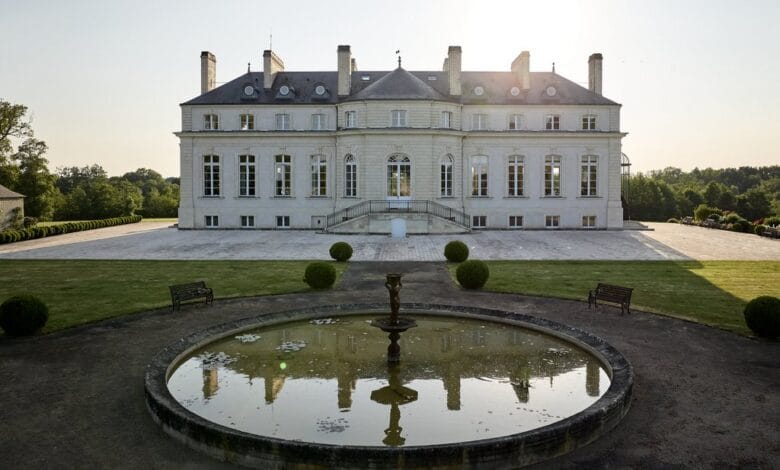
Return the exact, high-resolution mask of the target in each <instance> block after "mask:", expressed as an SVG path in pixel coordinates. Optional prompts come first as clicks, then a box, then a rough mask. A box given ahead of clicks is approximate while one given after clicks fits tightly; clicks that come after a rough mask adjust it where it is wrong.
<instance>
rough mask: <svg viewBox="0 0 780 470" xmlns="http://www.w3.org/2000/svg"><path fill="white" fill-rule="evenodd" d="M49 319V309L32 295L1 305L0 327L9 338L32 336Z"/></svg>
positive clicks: (9, 300) (20, 296)
mask: <svg viewBox="0 0 780 470" xmlns="http://www.w3.org/2000/svg"><path fill="white" fill-rule="evenodd" d="M48 319H49V308H48V307H46V304H44V303H43V302H41V301H40V300H39V299H38V298H37V297H34V296H32V295H17V296H14V297H11V298H10V299H8V300H6V301H5V302H3V304H2V305H0V327H2V328H3V330H4V331H5V332H6V334H8V335H9V336H25V335H31V334H33V333H35V332H36V331H38V330H40V329H41V328H43V325H45V324H46V320H48Z"/></svg>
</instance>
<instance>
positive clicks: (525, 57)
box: [512, 51, 531, 90]
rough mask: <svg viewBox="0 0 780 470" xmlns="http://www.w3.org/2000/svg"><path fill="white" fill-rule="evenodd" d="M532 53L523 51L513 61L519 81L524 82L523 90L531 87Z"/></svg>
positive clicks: (513, 70)
mask: <svg viewBox="0 0 780 470" xmlns="http://www.w3.org/2000/svg"><path fill="white" fill-rule="evenodd" d="M530 67H531V53H530V52H528V51H523V52H521V53H520V55H518V56H517V57H516V58H515V60H513V61H512V72H514V74H515V75H516V76H517V81H518V83H520V84H522V86H523V90H528V89H530V88H531V72H530Z"/></svg>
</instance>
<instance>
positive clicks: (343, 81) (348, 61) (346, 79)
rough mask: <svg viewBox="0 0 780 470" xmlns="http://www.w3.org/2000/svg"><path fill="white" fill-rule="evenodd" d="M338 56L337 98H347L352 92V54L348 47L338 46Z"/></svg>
mask: <svg viewBox="0 0 780 470" xmlns="http://www.w3.org/2000/svg"><path fill="white" fill-rule="evenodd" d="M336 53H337V54H338V64H337V65H338V70H339V76H338V88H339V96H347V95H349V94H350V92H351V90H352V52H351V51H350V48H349V46H344V45H342V46H339V47H338V49H337V52H336Z"/></svg>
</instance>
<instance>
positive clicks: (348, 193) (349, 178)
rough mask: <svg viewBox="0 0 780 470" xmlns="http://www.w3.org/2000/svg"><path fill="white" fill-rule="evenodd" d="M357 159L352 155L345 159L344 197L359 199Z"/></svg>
mask: <svg viewBox="0 0 780 470" xmlns="http://www.w3.org/2000/svg"><path fill="white" fill-rule="evenodd" d="M357 178H358V172H357V159H356V158H355V156H354V155H352V154H347V156H345V157H344V197H357Z"/></svg>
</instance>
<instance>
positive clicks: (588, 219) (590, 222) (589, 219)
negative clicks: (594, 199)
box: [582, 215, 596, 229]
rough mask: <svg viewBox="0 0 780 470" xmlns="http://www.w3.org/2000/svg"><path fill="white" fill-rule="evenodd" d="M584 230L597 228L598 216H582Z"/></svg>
mask: <svg viewBox="0 0 780 470" xmlns="http://www.w3.org/2000/svg"><path fill="white" fill-rule="evenodd" d="M582 228H588V229H592V228H596V216H595V215H583V216H582Z"/></svg>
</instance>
